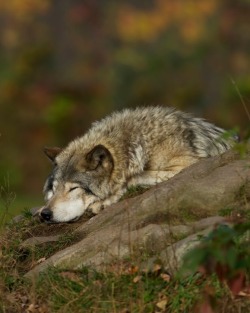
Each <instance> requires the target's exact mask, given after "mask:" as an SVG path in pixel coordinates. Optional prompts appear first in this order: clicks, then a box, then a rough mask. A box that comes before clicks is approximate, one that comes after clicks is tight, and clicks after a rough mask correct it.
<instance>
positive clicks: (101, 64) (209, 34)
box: [0, 0, 250, 212]
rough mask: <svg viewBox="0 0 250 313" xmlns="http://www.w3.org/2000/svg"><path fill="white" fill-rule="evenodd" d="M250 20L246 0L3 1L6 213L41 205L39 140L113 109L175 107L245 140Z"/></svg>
mask: <svg viewBox="0 0 250 313" xmlns="http://www.w3.org/2000/svg"><path fill="white" fill-rule="evenodd" d="M249 17H250V1H249V0H238V1H234V0H220V1H216V0H197V1H195V0H175V1H173V0H151V1H150V0H144V1H141V0H133V1H132V0H127V1H117V0H109V1H104V0H103V1H102V0H8V1H0V186H1V197H2V198H4V199H5V198H6V195H7V194H9V195H10V194H11V196H9V199H8V198H7V200H4V201H5V202H4V203H2V204H1V205H2V207H0V209H1V210H2V209H3V207H4V206H6V203H7V204H8V206H9V207H10V208H11V210H13V212H14V211H17V210H19V211H20V210H22V209H23V208H24V207H30V206H33V205H40V204H42V203H43V202H42V196H41V195H42V193H41V190H42V187H43V183H44V181H45V178H46V176H47V175H48V173H49V171H50V166H51V165H50V164H49V161H48V160H47V159H46V158H45V156H44V155H43V152H42V150H43V147H44V146H49V145H52V146H61V147H63V146H64V145H66V144H67V143H68V141H70V140H71V139H72V138H74V137H75V136H78V135H81V134H82V133H83V132H84V131H86V129H88V128H89V127H90V125H91V123H92V122H93V121H95V120H97V119H100V118H101V117H103V116H104V115H106V114H109V113H110V112H112V111H113V110H118V109H122V108H124V107H135V106H145V105H157V104H163V105H171V106H174V107H176V108H178V109H182V110H186V111H190V112H193V113H194V114H196V115H199V116H202V117H205V118H207V119H209V120H210V121H213V122H214V123H216V124H218V125H219V126H222V127H225V128H227V129H232V128H235V127H238V129H239V132H240V134H241V135H242V136H243V137H244V134H245V133H246V129H247V127H248V125H249V124H250V122H249V119H248V116H247V113H246V110H245V109H244V105H243V101H244V102H245V105H246V106H248V108H249V106H250V105H249V104H250V64H249V55H250V54H249V52H250V50H249V48H250V18H249ZM241 97H242V99H241ZM12 200H14V201H12ZM6 201H7V202H6ZM8 201H9V202H8Z"/></svg>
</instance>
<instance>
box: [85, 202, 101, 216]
mask: <svg viewBox="0 0 250 313" xmlns="http://www.w3.org/2000/svg"><path fill="white" fill-rule="evenodd" d="M103 209H104V205H103V203H102V202H100V201H97V202H94V203H92V204H91V205H90V206H89V207H88V209H87V212H90V213H92V214H94V215H96V214H98V213H99V212H100V211H102V210H103Z"/></svg>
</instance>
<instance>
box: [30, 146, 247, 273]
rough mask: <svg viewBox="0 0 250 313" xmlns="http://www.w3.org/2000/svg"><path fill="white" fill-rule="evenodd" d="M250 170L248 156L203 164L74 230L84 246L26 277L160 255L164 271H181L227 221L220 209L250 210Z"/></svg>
mask: <svg viewBox="0 0 250 313" xmlns="http://www.w3.org/2000/svg"><path fill="white" fill-rule="evenodd" d="M249 165H250V159H249V154H248V155H247V158H245V159H241V158H240V156H239V154H238V153H236V152H234V151H229V152H227V153H225V154H223V155H221V156H217V157H213V158H209V159H205V160H201V161H200V162H198V163H196V164H194V165H192V166H190V167H189V168H187V169H185V170H183V171H182V172H181V173H179V174H178V175H176V176H175V177H173V178H172V179H170V180H168V181H167V182H163V183H161V184H158V185H157V186H155V187H153V188H151V189H149V190H148V191H146V192H145V193H143V194H142V195H139V196H137V197H135V198H131V199H125V200H123V201H121V202H119V203H117V204H114V205H112V206H110V207H109V208H107V209H105V210H104V211H102V212H101V213H100V214H99V215H97V216H95V217H93V218H91V219H90V220H89V221H87V222H86V223H83V224H82V225H80V226H79V227H78V228H77V229H76V230H75V231H76V232H77V233H80V234H82V235H83V234H84V238H83V239H82V240H81V241H79V242H78V243H76V244H74V245H72V246H70V247H68V248H66V249H64V250H62V251H59V252H57V253H55V254H54V255H53V256H52V257H50V258H49V259H47V260H46V261H45V262H43V263H42V264H39V265H38V266H36V267H35V268H34V269H32V270H31V271H30V272H28V273H27V276H31V275H35V274H37V273H39V272H40V271H43V270H44V269H46V268H47V267H48V266H51V265H52V266H59V267H68V268H70V269H79V268H81V267H82V266H93V267H95V268H97V269H103V266H105V265H106V264H108V263H110V262H113V261H114V260H117V259H123V258H125V257H132V256H137V258H145V257H146V259H147V260H148V261H149V263H150V260H151V261H153V260H154V258H155V257H156V256H157V257H160V258H161V259H162V260H163V263H164V265H165V267H166V266H167V264H169V268H170V269H171V268H174V267H178V266H179V264H180V262H181V259H182V256H183V254H185V252H186V251H187V250H188V249H190V247H193V244H194V242H195V244H197V243H198V241H197V240H196V239H197V235H199V234H207V233H208V232H209V231H211V229H212V228H213V226H214V225H216V224H218V223H224V222H225V218H223V217H220V216H218V213H219V211H220V210H221V209H224V208H228V207H230V208H234V207H235V206H238V207H239V206H240V208H241V209H242V210H245V209H247V208H249V199H250V170H249ZM243 198H244V199H243ZM247 199H248V200H247ZM243 200H244V201H243ZM193 239H195V241H194V240H193ZM173 251H175V253H174V254H173ZM174 258H175V264H174V263H173V262H174V261H173V259H174ZM173 264H174V266H173ZM170 265H171V266H170ZM171 270H172V269H171Z"/></svg>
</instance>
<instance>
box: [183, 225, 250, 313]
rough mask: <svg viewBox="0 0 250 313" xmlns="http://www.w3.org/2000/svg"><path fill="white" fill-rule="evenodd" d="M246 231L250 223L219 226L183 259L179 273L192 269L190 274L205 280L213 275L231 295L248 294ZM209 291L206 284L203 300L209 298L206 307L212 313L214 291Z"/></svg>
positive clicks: (249, 261)
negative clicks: (197, 273)
mask: <svg viewBox="0 0 250 313" xmlns="http://www.w3.org/2000/svg"><path fill="white" fill-rule="evenodd" d="M249 232H250V223H242V224H237V225H235V226H234V227H229V226H227V225H220V226H218V227H217V228H216V229H214V230H213V231H212V232H211V233H210V234H209V235H208V236H207V237H204V238H203V240H202V242H201V244H200V245H199V247H197V248H195V249H194V250H192V251H190V252H189V253H188V254H187V255H186V256H185V258H184V261H183V264H184V266H183V268H182V270H181V271H182V273H183V272H186V271H187V270H188V271H190V270H191V272H193V273H194V272H199V273H201V274H202V276H203V277H205V278H207V279H208V278H209V277H212V276H214V275H216V277H217V279H218V281H219V282H220V284H221V285H223V286H227V288H228V290H229V291H230V293H231V294H232V296H238V295H243V294H244V293H246V294H248V295H250V289H249V284H248V283H247V282H248V279H249V273H250V246H249V239H250V237H249ZM211 290H212V289H211V288H210V289H209V288H208V285H207V284H206V286H205V287H204V299H209V301H208V303H206V305H207V307H209V308H210V311H209V312H214V311H213V310H212V307H213V305H212V304H213V303H214V302H216V292H215V290H214V289H213V290H212V291H211ZM204 301H205V300H204ZM206 301H207V300H206ZM200 312H203V311H200ZM204 312H205V311H204Z"/></svg>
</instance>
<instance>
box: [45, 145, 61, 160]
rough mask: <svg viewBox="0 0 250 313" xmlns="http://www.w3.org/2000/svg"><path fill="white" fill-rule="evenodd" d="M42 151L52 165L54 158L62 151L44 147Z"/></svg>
mask: <svg viewBox="0 0 250 313" xmlns="http://www.w3.org/2000/svg"><path fill="white" fill-rule="evenodd" d="M43 151H44V153H45V154H46V156H47V157H48V158H49V159H50V161H52V162H53V163H54V162H55V158H56V156H57V155H58V154H59V153H60V152H61V151H62V149H61V148H58V147H51V148H49V147H45V148H44V149H43Z"/></svg>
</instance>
